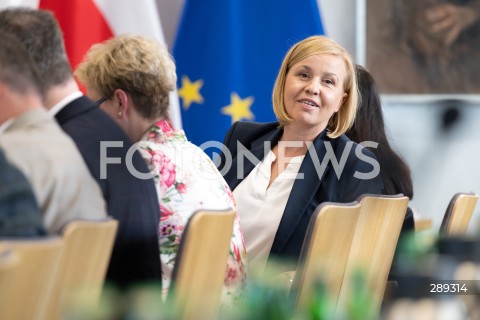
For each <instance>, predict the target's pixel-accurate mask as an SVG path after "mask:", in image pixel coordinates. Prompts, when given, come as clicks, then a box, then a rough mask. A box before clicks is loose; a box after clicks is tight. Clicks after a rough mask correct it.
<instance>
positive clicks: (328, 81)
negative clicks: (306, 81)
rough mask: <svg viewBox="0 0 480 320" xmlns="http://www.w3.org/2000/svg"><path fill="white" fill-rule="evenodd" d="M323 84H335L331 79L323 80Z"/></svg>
mask: <svg viewBox="0 0 480 320" xmlns="http://www.w3.org/2000/svg"><path fill="white" fill-rule="evenodd" d="M324 82H325V83H326V84H331V85H334V84H335V82H334V81H333V80H331V79H325V80H324Z"/></svg>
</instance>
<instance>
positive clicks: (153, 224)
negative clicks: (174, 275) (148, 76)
mask: <svg viewBox="0 0 480 320" xmlns="http://www.w3.org/2000/svg"><path fill="white" fill-rule="evenodd" d="M0 30H5V31H7V32H9V33H11V34H13V35H15V36H16V37H17V38H18V39H20V40H21V42H22V44H23V45H24V46H25V47H26V48H27V50H28V51H29V52H30V54H31V56H32V57H33V58H34V60H35V62H36V64H37V66H38V69H39V71H40V74H41V76H42V78H43V80H44V85H45V93H44V100H45V105H46V107H47V109H49V113H50V114H51V115H52V116H54V117H55V118H56V120H57V122H58V123H59V124H60V126H61V127H62V129H63V130H64V131H65V132H66V133H67V134H68V135H70V137H71V138H72V139H73V140H74V142H75V144H76V145H77V147H78V149H79V150H80V153H81V154H82V156H83V158H84V160H85V162H86V164H87V166H88V168H89V170H90V172H91V174H92V176H93V177H94V178H95V179H96V181H97V182H98V183H99V185H100V187H101V189H102V193H103V196H104V198H105V201H106V202H107V206H108V213H109V215H110V216H112V217H114V218H115V219H118V220H119V229H118V232H117V237H116V241H115V245H114V248H113V252H112V257H111V261H110V266H109V269H108V273H107V280H110V281H112V282H114V283H115V284H116V285H119V286H121V287H125V286H128V285H130V284H132V283H136V282H139V281H161V267H160V258H159V246H158V238H157V227H158V223H159V219H160V211H159V207H158V201H157V196H156V191H155V186H154V184H153V180H151V179H140V178H138V175H135V173H136V172H137V171H138V172H141V173H147V172H148V169H147V166H146V163H145V161H144V160H143V158H142V157H141V155H140V154H139V153H138V152H135V153H133V155H132V156H130V154H128V156H127V152H128V150H129V149H130V147H132V143H131V142H130V141H129V140H128V138H127V136H126V135H125V133H124V132H123V131H122V130H121V129H120V127H119V126H118V125H117V124H115V123H114V121H113V120H111V119H110V117H109V116H108V115H107V114H105V113H104V112H103V111H102V110H100V109H99V107H98V104H97V103H94V102H92V101H90V100H89V99H88V98H87V97H85V96H84V95H83V94H82V92H80V91H79V88H78V85H77V83H76V81H75V79H74V77H73V75H72V71H71V68H70V66H69V63H68V60H67V56H66V53H65V49H64V44H63V36H62V32H61V30H60V27H59V25H58V23H57V21H56V20H55V18H54V16H53V14H52V13H51V12H49V11H44V10H33V9H25V8H14V9H7V10H3V11H0ZM130 159H131V161H132V165H133V168H134V170H132V167H131V166H128V165H127V164H128V161H129V160H130ZM129 169H130V170H129Z"/></svg>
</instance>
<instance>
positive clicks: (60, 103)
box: [48, 90, 83, 117]
mask: <svg viewBox="0 0 480 320" xmlns="http://www.w3.org/2000/svg"><path fill="white" fill-rule="evenodd" d="M82 95H83V93H82V92H81V91H79V90H77V91H74V92H72V93H70V94H69V95H68V96H66V97H65V98H63V99H62V100H60V101H58V102H57V103H56V104H55V105H54V106H53V107H51V108H50V110H48V113H49V114H50V115H51V116H52V117H54V116H55V115H56V114H57V113H59V112H60V111H61V110H62V109H63V108H64V107H65V106H66V105H67V104H69V103H70V102H72V101H73V100H75V99H77V98H80V97H81V96H82Z"/></svg>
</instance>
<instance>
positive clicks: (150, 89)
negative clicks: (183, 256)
mask: <svg viewBox="0 0 480 320" xmlns="http://www.w3.org/2000/svg"><path fill="white" fill-rule="evenodd" d="M75 74H76V76H77V77H78V78H79V80H80V81H82V82H83V83H85V85H86V87H87V92H88V96H89V97H90V98H92V99H97V100H98V103H99V105H100V108H101V109H103V110H104V111H105V112H106V113H107V114H109V115H110V116H111V117H112V118H113V119H114V120H116V122H117V123H118V124H119V125H120V127H121V128H122V129H123V130H124V131H125V132H126V133H127V135H128V137H129V138H130V139H131V140H132V141H134V142H137V143H136V145H137V146H139V149H140V151H141V153H142V155H143V156H144V157H145V159H146V160H147V163H148V165H149V166H150V169H151V174H153V178H154V181H155V185H156V190H157V196H158V201H159V205H160V211H161V218H160V224H159V226H158V237H159V243H160V258H161V263H162V276H163V277H162V287H163V289H164V292H165V293H166V292H167V291H168V288H169V285H170V279H171V274H172V271H173V266H174V264H175V257H176V254H177V251H178V248H179V243H180V240H181V237H182V233H183V230H184V228H185V226H186V224H187V221H188V219H189V217H190V216H191V215H192V214H193V213H194V212H195V211H197V210H200V209H208V210H225V209H229V208H233V209H235V210H236V204H235V200H234V198H233V194H232V192H231V190H230V188H229V186H228V184H227V183H226V182H225V180H224V179H223V177H222V175H221V174H220V172H219V171H218V170H217V168H216V167H215V165H214V164H213V162H212V161H211V160H210V158H209V157H208V156H207V155H206V154H205V153H204V152H203V151H202V150H201V149H200V148H198V147H197V146H195V145H193V144H192V143H190V142H189V141H188V140H187V137H186V136H185V133H184V132H183V131H174V130H173V129H172V127H171V126H170V124H169V121H168V120H169V116H168V105H169V98H168V97H169V93H170V92H171V91H173V90H174V89H175V84H176V74H175V64H174V62H173V61H172V59H171V56H170V55H169V53H168V51H167V50H166V48H165V47H163V46H162V45H161V44H159V43H158V42H156V41H153V40H150V39H147V38H144V37H141V36H132V35H121V36H118V37H115V38H112V39H110V40H107V41H105V42H104V43H102V44H97V45H94V46H93V47H92V48H91V49H90V50H89V52H88V53H87V56H86V59H85V61H84V62H83V63H82V64H81V65H80V66H79V68H78V69H77V70H76V72H75ZM127 160H128V159H127ZM133 171H134V173H135V174H140V175H145V173H139V172H135V170H133ZM150 176H151V175H150ZM246 278H247V266H246V252H245V244H244V241H243V235H242V232H241V229H240V223H239V219H238V216H236V218H235V222H234V228H233V235H232V241H231V245H230V255H229V258H228V267H227V270H226V272H225V282H224V290H223V296H224V299H223V302H224V303H228V302H229V301H231V300H234V299H235V298H236V297H238V296H239V295H240V294H241V293H242V292H243V290H244V287H245V283H246Z"/></svg>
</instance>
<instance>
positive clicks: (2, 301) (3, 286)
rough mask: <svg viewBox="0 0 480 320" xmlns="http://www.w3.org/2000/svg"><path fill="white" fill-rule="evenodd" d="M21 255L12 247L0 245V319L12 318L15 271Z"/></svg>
mask: <svg viewBox="0 0 480 320" xmlns="http://www.w3.org/2000/svg"><path fill="white" fill-rule="evenodd" d="M19 260H20V259H19V256H18V254H17V253H15V252H13V251H12V250H11V249H7V248H5V245H0V319H12V317H14V316H15V315H14V314H11V310H10V306H11V299H12V295H11V292H10V290H11V288H12V287H13V286H14V285H15V283H14V280H15V271H16V268H17V267H18V264H19Z"/></svg>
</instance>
